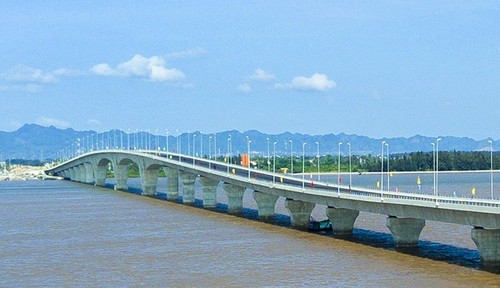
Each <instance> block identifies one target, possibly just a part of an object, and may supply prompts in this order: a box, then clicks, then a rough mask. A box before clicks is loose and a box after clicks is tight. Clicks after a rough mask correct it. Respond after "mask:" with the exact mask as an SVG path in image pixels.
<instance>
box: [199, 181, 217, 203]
mask: <svg viewBox="0 0 500 288" xmlns="http://www.w3.org/2000/svg"><path fill="white" fill-rule="evenodd" d="M200 182H201V184H202V186H203V207H205V208H213V207H215V206H216V205H217V186H218V185H219V182H220V181H219V180H214V179H211V178H207V177H200Z"/></svg>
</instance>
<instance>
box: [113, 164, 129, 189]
mask: <svg viewBox="0 0 500 288" xmlns="http://www.w3.org/2000/svg"><path fill="white" fill-rule="evenodd" d="M113 168H114V174H115V181H116V184H115V190H123V191H127V190H128V186H127V179H128V165H116V166H114V167H113Z"/></svg>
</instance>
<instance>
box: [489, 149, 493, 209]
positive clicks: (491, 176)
mask: <svg viewBox="0 0 500 288" xmlns="http://www.w3.org/2000/svg"><path fill="white" fill-rule="evenodd" d="M488 142H489V143H490V188H491V190H490V191H491V200H493V140H488Z"/></svg>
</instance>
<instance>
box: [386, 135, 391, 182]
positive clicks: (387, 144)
mask: <svg viewBox="0 0 500 288" xmlns="http://www.w3.org/2000/svg"><path fill="white" fill-rule="evenodd" d="M385 146H386V148H387V191H389V190H391V185H390V183H391V180H390V177H391V170H390V168H389V160H390V154H389V143H385Z"/></svg>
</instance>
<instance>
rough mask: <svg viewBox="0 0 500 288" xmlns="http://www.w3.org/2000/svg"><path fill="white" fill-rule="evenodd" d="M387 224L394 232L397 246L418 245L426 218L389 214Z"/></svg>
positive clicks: (393, 235)
mask: <svg viewBox="0 0 500 288" xmlns="http://www.w3.org/2000/svg"><path fill="white" fill-rule="evenodd" d="M385 225H386V226H387V228H389V230H390V231H391V233H392V237H393V238H394V245H395V246H396V248H406V247H417V246H418V238H419V236H420V232H422V229H423V228H424V226H425V220H423V219H414V218H396V217H394V216H389V217H387V219H386V220H385Z"/></svg>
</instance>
